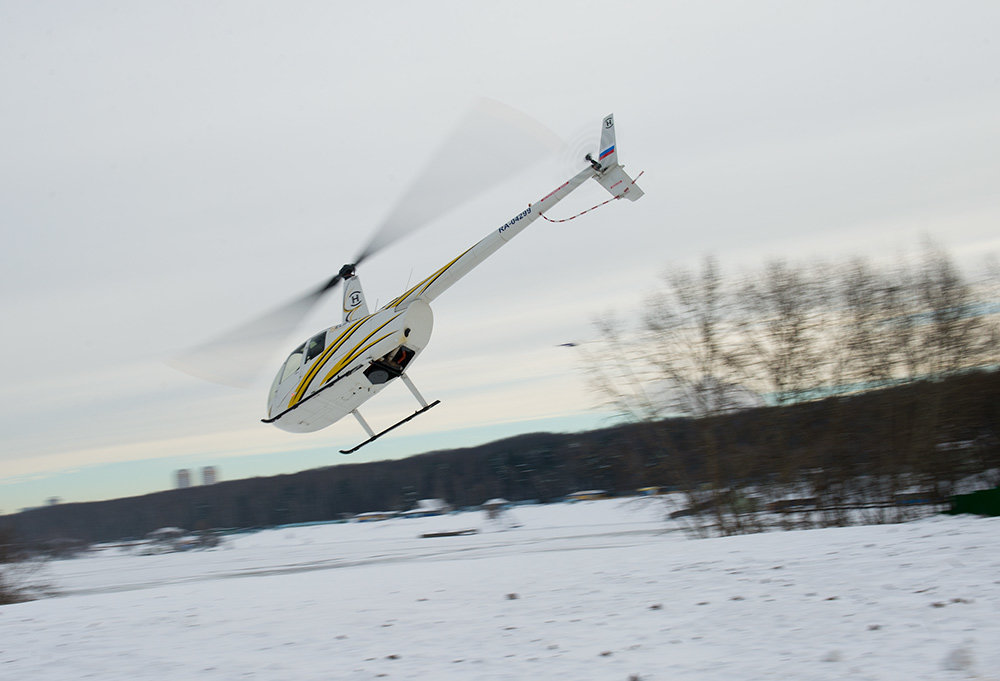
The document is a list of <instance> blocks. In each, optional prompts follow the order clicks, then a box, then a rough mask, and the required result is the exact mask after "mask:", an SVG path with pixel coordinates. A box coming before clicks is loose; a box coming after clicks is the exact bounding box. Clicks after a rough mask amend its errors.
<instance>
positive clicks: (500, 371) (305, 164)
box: [0, 0, 1000, 512]
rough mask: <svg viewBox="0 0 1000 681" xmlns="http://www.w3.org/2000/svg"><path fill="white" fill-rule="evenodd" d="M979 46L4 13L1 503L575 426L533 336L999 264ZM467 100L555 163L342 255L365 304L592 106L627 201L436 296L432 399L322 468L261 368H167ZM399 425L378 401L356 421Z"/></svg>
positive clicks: (250, 304)
mask: <svg viewBox="0 0 1000 681" xmlns="http://www.w3.org/2000/svg"><path fill="white" fill-rule="evenodd" d="M998 26H1000V4H998V3H995V2H989V1H983V2H971V1H968V2H962V1H958V2H951V3H944V2H917V1H913V0H907V1H900V2H843V1H838V2H801V1H791V2H712V3H706V2H663V1H660V2H634V3H629V2H618V3H596V2H592V3H588V2H579V1H577V2H547V3H540V2H504V3H492V4H490V5H488V6H486V5H484V4H483V3H463V2H448V3H444V2H422V3H406V2H383V3H376V4H371V3H367V4H366V3H350V4H349V3H340V2H306V1H303V2H294V3H288V2H269V3H263V2H247V1H246V0H240V1H239V2H235V1H234V2H212V3H206V2H160V3H135V2H124V1H123V2H103V1H100V0H95V1H92V2H86V3H76V2H45V1H44V0H43V1H41V2H15V1H4V0H0V102H2V105H0V150H2V159H3V162H2V163H0V175H2V177H0V220H2V228H3V248H2V251H0V253H2V265H3V266H2V268H0V286H2V288H0V311H2V316H3V323H2V325H3V332H2V344H3V345H2V351H0V363H2V364H0V370H2V374H3V377H4V380H3V382H2V384H0V437H2V444H0V510H2V511H3V512H13V511H16V510H17V509H18V508H20V507H22V506H30V505H37V504H40V503H42V502H43V501H44V500H45V498H46V497H49V496H60V497H62V498H63V499H64V500H67V501H76V500H89V499H96V498H107V497H113V496H123V495H129V494H139V493H145V492H149V491H155V490H158V489H165V488H167V487H169V486H170V484H171V475H172V471H173V470H175V469H177V468H182V467H189V468H199V467H201V466H205V465H216V466H218V467H219V468H220V470H221V473H222V477H223V478H224V479H225V478H234V477H245V476H250V475H269V474H274V473H279V472H292V471H296V470H301V469H304V468H309V467H314V466H320V465H328V464H331V463H342V462H345V461H364V460H369V459H372V458H386V457H395V456H403V455H407V454H412V453H418V452H420V451H426V450H431V449H437V448H444V447H452V446H457V445H462V444H475V443H478V442H481V441H485V440H488V439H492V438H494V437H498V436H501V435H505V434H511V433H516V432H525V431H529V430H536V429H556V430H575V429H578V428H584V427H589V426H594V425H599V424H601V423H603V421H602V419H603V418H604V416H603V415H602V414H601V413H600V412H599V411H598V410H595V409H594V407H595V406H596V405H597V403H598V400H597V399H596V398H595V397H594V396H593V395H591V394H589V393H588V391H587V390H586V384H585V379H584V377H583V375H582V371H581V366H580V358H579V357H578V356H576V353H574V351H573V350H571V349H567V348H560V347H557V346H558V345H559V344H560V343H564V342H567V341H585V340H587V339H588V338H590V337H592V336H593V335H594V332H593V331H592V326H591V323H592V321H593V319H594V318H595V317H596V316H598V315H599V314H601V313H603V312H605V311H608V310H616V311H617V312H619V313H621V314H623V315H625V316H627V315H628V314H629V313H630V312H632V311H634V310H635V307H636V306H637V305H638V304H639V303H640V302H641V301H642V299H643V297H644V295H645V294H646V293H647V292H648V291H649V290H650V289H651V288H652V287H654V286H655V285H656V283H657V278H658V275H659V274H660V273H661V272H662V271H663V270H664V269H665V268H666V267H667V266H670V265H677V264H682V265H686V264H691V263H693V262H696V261H697V260H698V259H700V258H701V257H703V256H704V255H706V254H714V255H716V256H717V257H718V258H719V259H720V260H721V262H722V263H723V264H724V265H728V266H740V265H746V266H753V265H755V264H760V263H762V262H763V261H764V260H765V259H767V258H773V257H786V258H808V257H815V256H831V255H837V254H860V255H875V256H878V255H883V254H886V253H891V252H898V251H900V250H902V249H906V248H912V247H914V246H915V245H916V244H917V243H918V241H919V240H920V238H921V237H922V236H925V235H927V236H931V237H933V238H935V239H937V240H938V241H939V242H940V243H941V244H942V245H944V246H945V247H947V248H948V249H949V250H950V251H951V252H952V254H953V255H955V256H957V257H958V258H960V259H961V260H962V261H963V262H974V261H975V260H977V259H979V258H981V257H983V256H985V255H986V254H989V253H996V252H997V251H998V250H1000V249H998V246H1000V229H998V227H997V226H998V224H1000V222H998V218H1000V191H998V187H1000V164H998V162H997V159H998V158H1000V69H998V68H997V65H998V64H1000V38H998V37H997V27H998ZM479 97H488V98H491V99H495V100H498V101H500V102H504V103H506V104H508V105H510V106H513V107H515V108H517V109H520V110H521V111H523V112H525V113H526V114H528V115H529V116H531V117H533V118H534V119H536V120H537V121H538V122H539V123H541V124H543V125H545V126H547V127H548V128H550V129H552V130H553V131H555V132H556V133H559V134H560V135H562V136H563V137H564V139H565V140H566V151H564V152H560V153H557V154H555V155H553V156H552V157H550V158H549V159H548V160H546V161H543V162H542V163H541V164H538V165H535V166H532V167H530V168H528V169H526V170H525V172H523V173H521V174H519V175H517V176H516V178H515V179H513V180H510V181H508V182H506V183H504V184H503V185H500V186H499V187H496V188H495V189H494V190H492V191H490V192H489V193H488V194H486V195H485V196H483V197H481V198H480V199H477V200H475V201H473V202H472V203H470V204H468V205H467V206H464V207H462V208H461V209H459V210H457V211H455V212H453V213H451V214H449V215H447V216H445V217H443V218H442V219H441V220H439V221H436V222H434V223H433V224H431V225H430V226H428V227H427V228H426V229H425V230H424V231H423V232H421V233H420V234H419V235H416V236H413V237H410V238H408V239H406V240H405V241H402V242H401V243H400V244H399V245H398V246H397V247H395V248H391V249H389V250H387V251H384V252H382V253H380V254H379V255H378V256H376V257H375V258H373V259H372V260H371V261H369V262H368V263H365V266H364V267H363V268H362V269H361V270H360V272H359V274H360V275H361V278H362V281H363V282H364V285H365V289H366V291H367V293H368V296H369V299H370V301H372V302H374V301H375V300H379V301H381V302H383V303H384V302H386V301H388V300H389V299H391V298H392V297H394V296H395V295H397V294H398V293H400V292H401V291H402V290H403V289H404V287H405V286H406V284H407V282H409V281H416V280H418V279H420V278H422V277H424V276H426V275H427V274H429V273H430V272H432V271H434V270H435V269H436V268H437V267H439V266H441V265H442V264H444V263H445V262H447V261H449V260H451V259H452V258H454V257H455V256H456V255H458V253H460V252H462V251H463V250H464V249H465V248H467V247H468V246H469V245H471V244H472V243H474V242H475V241H477V240H478V239H480V238H481V237H482V236H484V235H485V234H486V233H487V232H489V231H490V230H492V229H494V228H495V227H496V226H498V225H500V224H503V223H504V222H505V221H506V220H507V219H509V217H510V216H511V215H514V214H516V213H517V212H519V211H520V210H521V209H522V208H523V207H524V205H525V204H526V203H528V202H530V201H534V200H537V199H538V198H540V197H541V196H543V195H545V194H547V193H548V192H549V191H550V190H551V189H553V188H554V187H555V186H557V185H558V184H560V183H561V182H562V181H563V180H564V179H566V178H568V177H569V176H570V175H571V174H572V173H574V172H575V171H576V170H577V169H578V168H579V167H580V165H579V161H578V159H577V158H574V157H578V156H579V155H581V153H580V152H583V151H587V150H593V149H595V148H596V145H597V139H598V135H599V124H600V121H601V117H602V116H603V115H605V114H607V113H609V112H614V113H615V116H616V123H617V126H616V127H617V130H618V146H619V156H620V160H621V161H622V162H623V163H624V164H625V165H626V166H627V169H628V170H629V171H630V172H632V173H633V174H635V173H638V172H639V171H644V175H643V177H642V179H641V180H640V184H641V186H642V187H643V189H644V190H645V192H646V196H645V197H644V198H643V199H642V200H641V201H639V202H636V203H630V202H615V203H614V204H612V205H609V206H606V207H604V208H602V209H600V210H598V211H595V212H594V213H592V214H589V215H587V216H585V217H583V218H580V219H578V220H575V221H573V222H570V223H564V224H549V223H546V222H541V221H539V222H536V223H535V224H534V225H532V226H531V228H529V229H528V230H527V231H526V232H524V233H523V234H522V235H521V236H519V237H518V238H517V239H516V240H514V241H513V242H511V243H510V245H508V246H506V247H505V248H503V249H501V250H500V251H499V252H498V253H497V254H496V255H495V256H494V257H493V258H492V259H491V260H490V261H488V262H487V263H485V264H484V265H483V266H482V267H481V268H479V269H477V270H476V271H474V272H473V273H472V274H471V275H470V276H469V277H467V278H466V279H465V280H463V281H462V282H461V283H460V284H459V285H458V286H456V287H455V288H453V289H451V290H450V291H448V292H447V293H446V294H445V295H444V296H442V297H441V298H440V299H439V300H438V301H437V302H436V303H435V305H434V312H435V330H434V336H433V338H432V340H431V343H430V346H429V347H428V349H427V351H426V352H425V354H424V355H423V356H422V357H421V359H420V360H419V362H417V363H416V364H415V365H414V366H413V367H412V368H411V370H410V372H409V373H410V375H411V376H412V378H413V379H414V381H415V382H416V384H417V386H418V387H419V388H420V389H421V391H422V392H423V394H424V395H425V396H426V397H427V398H429V399H441V400H442V404H441V405H440V406H438V407H437V408H435V409H434V410H432V411H430V412H428V413H427V414H426V415H424V416H422V417H420V418H419V419H417V420H415V421H413V422H412V423H410V424H408V425H407V426H405V427H404V428H402V429H400V430H399V431H397V433H398V434H397V433H394V434H393V435H392V436H388V437H386V438H384V439H383V440H381V441H379V443H376V444H375V445H373V446H371V447H370V448H368V449H367V450H362V451H361V452H359V453H358V454H357V455H355V456H354V457H353V458H351V459H346V458H345V457H342V456H341V455H340V454H339V453H337V450H338V449H340V448H344V447H346V446H349V445H353V444H356V443H357V442H359V441H361V440H362V439H364V435H363V433H362V432H361V430H360V428H359V427H358V425H357V423H355V422H354V421H353V420H344V421H341V422H340V423H338V424H335V425H334V426H332V427H330V428H328V429H326V430H323V431H320V432H318V433H315V434H310V435H296V434H289V433H285V432H283V431H279V430H277V429H275V428H273V427H270V426H266V425H264V424H261V423H260V422H259V419H260V418H262V417H263V415H264V407H265V403H266V390H267V385H268V384H269V382H270V380H271V375H270V374H271V373H272V370H271V369H269V370H268V371H267V372H265V374H267V375H264V376H262V377H261V378H260V380H259V381H258V385H257V386H255V387H254V388H253V389H251V390H247V391H238V390H235V389H232V388H224V387H221V386H215V385H211V384H206V383H202V382H199V381H197V380H195V379H193V378H191V377H189V376H186V375H184V374H181V373H178V372H175V371H174V370H172V369H170V368H169V367H167V366H166V364H165V360H166V359H168V358H169V357H170V356H171V354H172V353H175V352H176V351H178V350H180V349H183V348H185V347H188V346H191V345H193V344H197V343H199V342H202V341H204V340H206V339H208V338H210V337H213V336H215V335H217V334H218V333H220V332H224V331H225V330H226V329H228V328H231V327H233V326H236V325H238V324H239V323H241V322H243V321H245V320H246V319H248V318H250V317H252V316H254V315H255V314H257V313H260V312H262V311H264V310H266V309H267V308H269V307H271V306H273V305H276V304H278V303H280V302H282V301H283V300H285V299H287V298H289V297H291V296H294V295H296V294H298V293H300V292H302V291H304V290H306V289H308V288H309V287H311V286H313V285H315V284H317V283H319V282H320V281H322V280H323V279H324V278H325V277H329V276H330V275H331V274H332V273H333V272H335V271H336V270H337V269H339V267H340V265H341V264H343V263H344V262H346V261H348V260H350V259H351V257H353V255H354V254H355V253H356V252H357V251H358V250H359V249H360V248H361V246H362V245H363V244H364V242H365V241H366V240H367V237H368V236H369V232H370V231H371V229H372V228H373V227H374V225H376V224H377V223H378V222H379V220H381V219H382V218H384V217H385V216H386V214H387V213H388V211H389V210H390V208H391V206H392V204H393V203H394V201H395V200H396V199H397V198H398V197H399V196H400V195H401V194H402V193H403V192H404V191H405V189H406V188H407V187H408V186H409V185H410V183H411V182H412V181H413V180H414V176H415V175H416V174H417V173H418V172H419V170H420V168H421V166H422V164H421V161H422V159H423V158H425V157H427V156H428V155H429V154H431V153H432V152H433V150H434V148H435V147H436V145H437V143H438V142H439V141H440V140H441V138H442V137H443V136H444V135H445V134H446V133H447V132H448V130H449V129H450V128H451V127H452V126H453V125H454V124H455V122H456V121H457V120H458V119H459V118H460V116H461V115H462V114H463V112H464V111H465V110H466V109H467V108H468V107H469V106H470V104H471V103H472V102H473V101H475V100H476V99H477V98H479ZM592 184H593V186H592V187H587V188H585V189H581V191H580V192H579V194H580V196H578V197H576V196H575V197H574V199H575V200H574V201H573V203H572V204H571V205H560V206H559V207H557V208H556V209H555V210H554V211H553V213H552V215H553V216H554V217H564V216H566V215H569V214H570V213H571V212H575V211H576V210H580V209H582V208H586V207H588V206H590V205H593V204H594V203H597V202H599V201H601V200H603V198H604V196H605V195H604V194H603V190H602V189H601V188H600V187H598V186H597V185H596V184H595V183H592ZM336 297H337V296H333V298H334V300H331V301H327V303H326V304H325V305H324V306H323V307H322V309H320V310H317V312H316V313H315V314H314V315H313V316H312V317H311V318H310V320H309V321H308V322H307V323H306V324H304V325H303V326H302V327H301V328H299V329H297V330H293V333H292V335H291V336H290V337H289V340H288V342H287V344H286V345H284V346H282V347H278V348H276V349H275V358H274V367H273V370H276V369H277V366H278V364H279V363H280V361H281V359H282V357H283V355H284V354H286V353H287V352H288V350H290V349H291V347H293V346H294V345H296V344H297V343H298V342H300V341H301V339H303V338H305V337H306V336H308V335H310V334H311V333H314V332H315V331H317V330H319V329H321V328H324V327H325V326H328V325H329V324H331V323H333V322H336V321H339V319H338V314H339V304H340V303H339V301H338V300H336ZM414 407H415V404H414V403H413V401H412V398H411V397H410V396H409V394H408V393H407V392H406V391H405V389H404V388H402V386H391V387H390V388H388V389H387V390H386V391H385V393H383V395H382V396H380V397H379V398H378V399H376V400H373V401H372V402H370V403H369V405H368V406H367V407H366V408H365V409H364V412H365V415H366V417H367V418H368V420H369V421H370V422H371V423H372V424H373V425H374V426H376V427H383V426H385V425H388V424H390V423H392V422H393V421H395V420H396V419H398V418H400V417H401V416H402V415H405V414H407V413H409V412H410V411H411V410H412V409H413V408H414Z"/></svg>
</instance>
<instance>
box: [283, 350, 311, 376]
mask: <svg viewBox="0 0 1000 681" xmlns="http://www.w3.org/2000/svg"><path fill="white" fill-rule="evenodd" d="M305 349H306V346H305V343H303V344H302V345H300V346H299V347H297V348H295V349H294V350H292V354H290V355H289V356H288V359H286V360H285V366H283V367H282V368H281V382H282V383H284V382H285V381H287V380H288V379H289V378H290V377H291V376H292V375H293V374H294V373H295V372H296V370H297V369H298V368H299V366H301V365H302V355H303V354H304V353H305Z"/></svg>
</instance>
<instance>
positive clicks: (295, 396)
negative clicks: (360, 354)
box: [288, 317, 367, 407]
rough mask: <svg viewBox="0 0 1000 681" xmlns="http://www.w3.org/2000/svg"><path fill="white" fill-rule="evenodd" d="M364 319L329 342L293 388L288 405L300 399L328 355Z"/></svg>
mask: <svg viewBox="0 0 1000 681" xmlns="http://www.w3.org/2000/svg"><path fill="white" fill-rule="evenodd" d="M365 319H367V317H366V318H365ZM364 321H365V320H364V319H359V320H358V321H356V322H354V323H353V324H351V325H350V326H348V327H347V328H346V329H344V330H343V331H342V332H341V334H340V335H339V336H337V337H336V338H335V339H334V340H333V342H332V343H330V346H329V347H327V348H326V350H324V351H323V352H322V354H321V355H320V356H319V358H318V359H317V360H316V362H315V363H313V365H312V367H311V368H310V369H309V371H307V372H306V375H305V376H303V377H302V380H301V381H300V382H299V385H298V387H297V388H296V389H295V392H294V393H292V399H291V401H290V402H289V403H288V406H289V407H291V406H294V405H295V403H296V402H298V401H299V400H301V399H302V396H303V395H305V392H306V390H308V389H309V384H310V383H312V380H313V379H314V378H316V374H318V373H319V370H320V369H321V368H322V367H323V365H324V364H326V363H327V361H329V359H330V357H332V356H333V354H334V353H335V352H337V350H338V349H339V348H340V346H342V345H343V344H344V342H345V341H346V340H347V339H348V338H350V336H351V334H353V333H354V332H355V331H357V330H358V327H359V326H361V325H362V324H363V323H364Z"/></svg>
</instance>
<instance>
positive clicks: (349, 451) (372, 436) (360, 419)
mask: <svg viewBox="0 0 1000 681" xmlns="http://www.w3.org/2000/svg"><path fill="white" fill-rule="evenodd" d="M400 378H401V379H403V383H404V384H405V385H406V387H407V388H409V389H410V392H411V393H413V396H414V397H415V398H417V402H419V403H420V405H421V408H420V409H418V410H416V411H415V412H413V413H412V414H410V415H409V416H407V417H406V418H405V419H403V420H401V421H397V422H396V423H394V424H392V425H391V426H389V427H388V428H386V429H385V430H383V431H381V432H379V433H376V432H375V431H374V430H372V427H371V426H369V425H368V422H367V421H365V419H364V417H363V416H362V415H361V412H359V411H358V410H357V409H355V410H354V411H352V412H351V414H353V415H354V418H356V419H357V420H358V423H360V424H361V427H362V428H364V429H365V432H366V433H368V435H369V436H370V437H369V438H368V439H367V440H365V441H364V442H362V443H361V444H359V445H357V446H355V447H352V448H351V449H341V450H340V453H341V454H353V453H354V452H356V451H358V450H359V449H361V448H362V447H364V446H365V445H367V444H369V443H371V442H374V441H375V440H377V439H379V438H380V437H382V436H383V435H385V434H386V433H388V432H390V431H393V430H395V429H396V428H399V427H400V426H401V425H403V424H404V423H406V422H407V421H412V420H413V419H415V418H417V417H418V416H420V415H421V414H423V413H424V412H425V411H427V410H428V409H430V408H431V407H436V406H437V405H439V404H441V400H434V401H433V402H431V403H430V404H427V401H426V400H424V397H423V395H421V394H420V393H419V392H417V387H416V386H415V385H413V382H412V381H411V380H410V378H409V376H407V375H406V374H403V375H401V376H400Z"/></svg>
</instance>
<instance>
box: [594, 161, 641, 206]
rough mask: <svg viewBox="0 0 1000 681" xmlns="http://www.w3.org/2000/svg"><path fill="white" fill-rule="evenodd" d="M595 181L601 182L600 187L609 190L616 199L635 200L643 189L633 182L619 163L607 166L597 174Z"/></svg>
mask: <svg viewBox="0 0 1000 681" xmlns="http://www.w3.org/2000/svg"><path fill="white" fill-rule="evenodd" d="M597 181H598V182H600V183H601V186H602V187H604V188H605V189H607V190H608V191H609V192H611V195H612V196H614V197H615V198H616V199H623V198H624V199H628V200H630V201H637V200H638V199H639V198H640V197H641V196H642V194H643V191H642V190H641V189H639V185H637V184H636V183H635V180H633V179H632V178H631V177H629V176H628V174H627V173H626V172H625V170H624V169H623V168H622V167H621V166H619V165H616V166H613V167H611V168H608V169H607V170H605V171H604V172H603V173H601V174H600V175H598V176H597Z"/></svg>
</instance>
